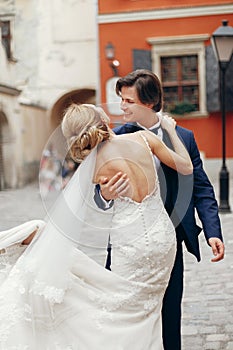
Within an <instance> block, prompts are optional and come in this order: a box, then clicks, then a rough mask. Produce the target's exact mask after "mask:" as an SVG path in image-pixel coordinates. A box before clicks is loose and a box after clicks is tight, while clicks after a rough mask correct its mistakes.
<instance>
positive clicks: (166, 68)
mask: <svg viewBox="0 0 233 350" xmlns="http://www.w3.org/2000/svg"><path fill="white" fill-rule="evenodd" d="M161 67H162V81H164V82H166V81H177V80H178V79H177V78H178V77H177V60H176V58H175V57H162V58H161Z"/></svg>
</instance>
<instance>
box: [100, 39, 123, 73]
mask: <svg viewBox="0 0 233 350" xmlns="http://www.w3.org/2000/svg"><path fill="white" fill-rule="evenodd" d="M104 49H105V57H106V58H107V60H108V61H110V63H109V67H110V68H111V69H112V71H113V76H114V77H118V75H119V73H118V67H119V66H120V62H119V61H118V60H116V59H115V47H114V46H113V44H112V43H111V42H108V43H107V45H106V46H105V48H104Z"/></svg>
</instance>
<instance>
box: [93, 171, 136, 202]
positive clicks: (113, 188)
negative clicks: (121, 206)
mask: <svg viewBox="0 0 233 350" xmlns="http://www.w3.org/2000/svg"><path fill="white" fill-rule="evenodd" d="M99 185H100V192H101V196H102V197H103V198H104V199H105V200H106V201H110V200H114V199H116V198H118V197H130V196H131V187H130V182H129V178H128V177H127V174H123V173H122V172H118V173H117V174H116V175H114V176H113V177H112V178H110V179H108V178H107V177H102V178H101V179H100V181H99Z"/></svg>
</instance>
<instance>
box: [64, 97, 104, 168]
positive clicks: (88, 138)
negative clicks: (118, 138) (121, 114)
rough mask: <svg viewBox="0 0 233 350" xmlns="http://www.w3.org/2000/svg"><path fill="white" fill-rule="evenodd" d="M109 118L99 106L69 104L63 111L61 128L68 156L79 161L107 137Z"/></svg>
mask: <svg viewBox="0 0 233 350" xmlns="http://www.w3.org/2000/svg"><path fill="white" fill-rule="evenodd" d="M108 124H109V118H108V116H107V115H106V113H105V112H104V110H103V109H102V108H100V107H96V106H94V105H91V104H80V105H78V104H75V103H73V104H71V105H70V106H69V107H68V108H67V110H66V111H65V114H64V117H63V120H62V124H61V128H62V132H63V135H64V136H65V138H66V141H67V144H68V147H69V152H70V156H71V157H72V159H73V160H74V161H75V162H79V163H80V162H81V161H82V160H83V159H84V158H86V157H87V156H88V154H89V153H90V152H91V150H92V149H93V148H94V147H96V146H97V145H98V144H99V143H101V142H103V141H106V140H108V139H109V137H110V134H109V131H110V129H109V127H108Z"/></svg>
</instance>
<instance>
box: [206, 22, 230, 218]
mask: <svg viewBox="0 0 233 350" xmlns="http://www.w3.org/2000/svg"><path fill="white" fill-rule="evenodd" d="M211 41H212V46H213V49H214V52H215V55H216V57H217V60H218V64H219V68H220V85H221V90H220V91H221V92H220V97H221V112H222V168H221V171H220V174H219V184H220V203H219V211H220V212H222V213H229V212H230V211H231V209H230V205H229V173H228V170H227V167H226V113H225V73H226V69H227V67H228V65H229V63H230V61H231V57H232V53H233V28H232V27H231V26H228V21H227V20H223V21H222V26H220V27H218V28H217V29H216V30H215V32H214V33H213V34H212V38H211Z"/></svg>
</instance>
